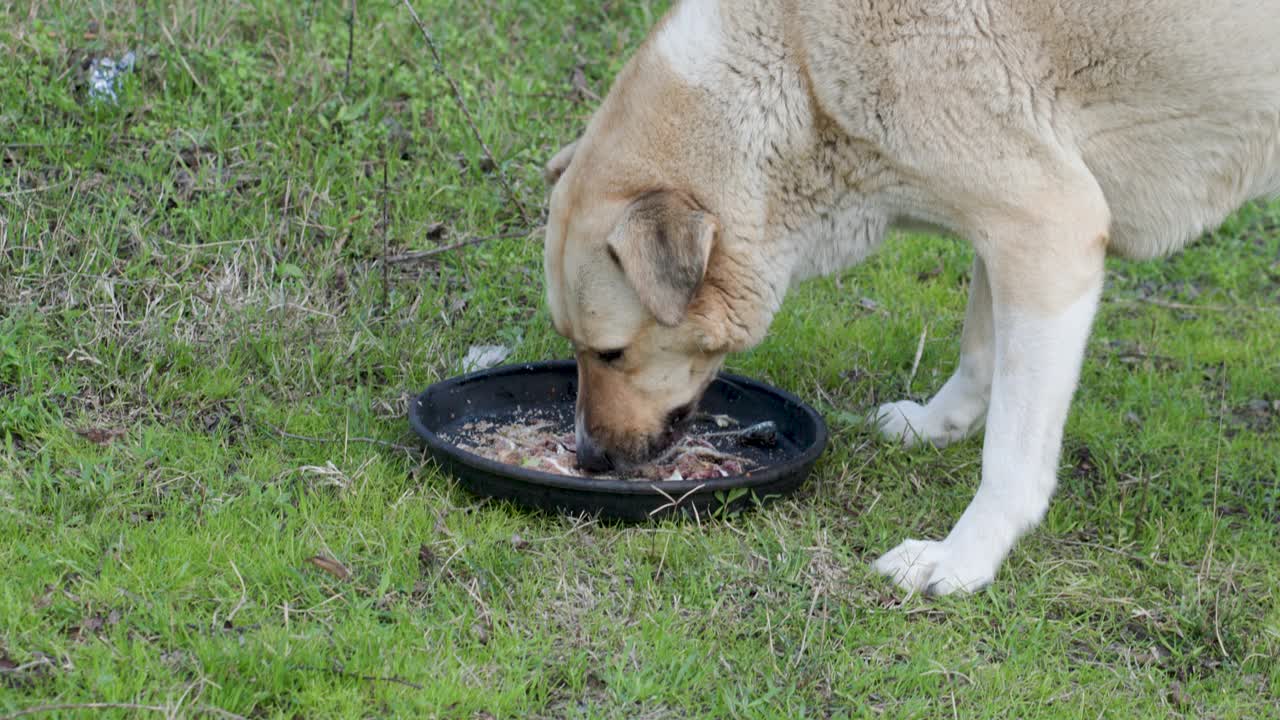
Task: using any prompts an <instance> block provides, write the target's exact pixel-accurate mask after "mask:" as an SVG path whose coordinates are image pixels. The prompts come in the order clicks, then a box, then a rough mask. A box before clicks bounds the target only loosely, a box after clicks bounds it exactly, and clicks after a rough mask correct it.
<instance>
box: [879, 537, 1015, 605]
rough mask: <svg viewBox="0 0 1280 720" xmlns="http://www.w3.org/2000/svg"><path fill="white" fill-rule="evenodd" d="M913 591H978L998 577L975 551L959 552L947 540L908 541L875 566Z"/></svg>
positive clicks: (883, 573) (934, 593)
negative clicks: (976, 555) (975, 554)
mask: <svg viewBox="0 0 1280 720" xmlns="http://www.w3.org/2000/svg"><path fill="white" fill-rule="evenodd" d="M871 567H872V569H874V570H875V571H876V572H878V573H880V574H882V575H887V576H888V577H889V578H890V579H892V580H893V581H894V582H895V583H897V584H898V586H899V587H901V588H902V589H904V590H906V591H908V592H911V593H920V592H922V593H925V594H928V595H935V596H938V595H950V594H951V593H954V592H975V591H977V590H980V589H982V588H984V587H986V586H987V585H990V584H991V581H992V580H994V579H995V570H994V569H993V568H992V567H991V563H988V562H983V561H982V559H981V558H978V557H975V556H974V554H973V553H964V552H956V549H955V548H952V547H950V546H949V545H948V544H947V543H946V542H932V541H928V540H906V541H904V542H903V543H902V544H901V545H899V546H898V547H896V548H894V549H892V550H890V551H889V552H887V553H885V554H884V555H881V556H880V558H879V559H878V560H876V561H875V562H874V563H872V565H871Z"/></svg>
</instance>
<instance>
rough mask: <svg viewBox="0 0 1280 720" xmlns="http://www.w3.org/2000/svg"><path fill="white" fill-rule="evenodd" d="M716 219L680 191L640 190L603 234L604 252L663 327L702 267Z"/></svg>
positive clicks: (694, 287) (676, 319)
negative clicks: (606, 247)
mask: <svg viewBox="0 0 1280 720" xmlns="http://www.w3.org/2000/svg"><path fill="white" fill-rule="evenodd" d="M718 231H719V223H718V222H717V221H716V218H715V216H713V215H711V214H710V213H707V212H704V211H702V210H699V209H698V208H697V207H696V206H695V205H694V204H693V203H692V202H690V201H689V200H688V199H686V198H685V197H683V196H682V195H680V194H678V193H675V192H669V191H657V192H651V193H647V194H645V195H642V196H641V197H639V198H638V199H636V200H635V201H634V202H632V203H631V205H630V206H628V207H627V209H626V212H624V213H623V216H622V220H621V221H620V222H619V223H618V226H617V227H616V228H614V230H613V233H612V234H610V235H609V239H608V247H609V253H610V255H611V256H612V257H613V259H614V260H615V261H616V262H617V263H618V265H619V266H620V267H621V268H622V272H623V274H625V275H626V276H627V280H628V281H629V282H630V284H631V287H632V288H633V289H634V290H635V291H636V294H637V295H639V296H640V301H641V302H642V303H644V306H645V307H646V308H648V310H649V312H651V313H653V315H654V317H656V318H657V319H658V322H659V323H661V324H662V325H666V326H668V327H674V326H676V325H679V324H680V322H681V321H682V320H683V319H684V316H685V311H686V310H688V308H689V303H690V302H692V300H693V296H694V294H695V293H697V291H698V286H699V285H701V284H702V278H703V276H705V275H706V272H707V261H708V259H709V258H710V256H711V246H712V245H713V244H714V243H715V237H716V233H717V232H718Z"/></svg>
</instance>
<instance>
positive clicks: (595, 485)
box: [409, 360, 827, 521]
mask: <svg viewBox="0 0 1280 720" xmlns="http://www.w3.org/2000/svg"><path fill="white" fill-rule="evenodd" d="M577 392H578V371H577V367H576V365H575V364H574V362H573V361H572V360H562V361H554V362H542V363H529V364H523V365H506V366H502V367H497V368H493V369H491V370H484V371H481V372H477V373H472V374H470V375H463V376H461V377H456V378H451V379H449V380H444V381H442V382H439V383H436V384H435V385H432V386H431V387H430V388H428V389H427V390H426V392H423V393H422V394H421V395H419V396H418V399H417V401H416V402H414V404H413V407H412V408H410V412H409V421H410V423H411V424H412V425H413V429H414V430H415V431H416V432H417V433H418V435H420V436H422V439H423V441H425V443H426V445H427V448H428V449H429V451H430V452H431V454H432V455H433V456H434V457H435V458H436V460H437V461H438V462H439V463H440V464H441V466H443V467H444V469H445V470H447V471H448V472H450V473H452V474H453V475H454V476H456V477H457V478H458V480H459V481H460V482H461V483H462V485H463V486H464V487H466V488H467V489H468V490H470V491H471V492H474V493H476V494H478V495H483V496H488V497H495V498H502V499H506V500H510V501H512V502H515V503H517V504H520V505H524V506H527V507H532V508H538V509H542V510H548V511H552V512H570V513H587V514H591V515H597V516H600V517H607V518H612V519H617V520H627V521H644V520H650V519H654V518H658V517H662V516H665V515H671V514H684V515H689V516H694V515H700V516H703V517H705V516H706V515H707V514H708V513H715V512H720V511H733V510H736V509H739V508H741V507H744V506H746V505H747V504H748V503H751V502H753V501H754V500H759V501H768V500H770V499H772V498H774V497H777V496H779V495H783V494H786V493H789V492H791V491H793V490H795V489H796V488H797V487H799V486H800V484H801V483H803V482H804V480H805V478H806V477H807V476H808V475H809V471H810V470H812V469H813V464H814V462H815V461H817V459H818V456H819V455H821V454H822V451H823V450H824V449H825V448H826V444H827V426H826V424H825V423H824V422H823V421H822V416H820V415H819V414H818V413H817V412H816V411H814V410H813V408H811V407H809V406H808V405H806V404H804V403H803V402H801V401H800V400H799V399H798V398H796V397H795V396H794V395H791V394H790V393H787V392H784V391H782V390H778V389H776V388H772V387H769V386H768V385H765V384H763V383H759V382H756V381H755V380H751V379H749V378H745V377H739V376H736V375H728V374H721V375H720V376H719V377H717V378H716V379H715V381H713V382H712V383H711V385H710V387H708V388H707V392H706V395H705V396H704V397H703V399H702V403H701V404H700V406H699V410H700V411H701V412H704V413H712V414H722V415H728V416H730V417H732V418H734V419H735V420H737V421H738V422H739V423H741V424H742V425H743V426H746V425H751V424H754V423H757V422H763V421H765V420H772V421H773V422H774V423H775V424H776V425H777V427H778V443H777V445H776V447H775V448H773V449H772V450H771V451H769V455H768V458H767V459H766V461H765V462H766V464H764V465H763V466H762V467H759V468H757V469H755V470H752V471H749V472H746V473H744V474H742V475H733V476H730V477H725V478H716V479H711V480H669V481H638V480H621V479H615V478H591V477H572V476H567V475H557V474H553V473H547V472H542V471H539V470H530V469H527V468H522V467H518V466H515V465H506V464H504V463H500V462H497V461H494V460H489V459H487V458H483V457H480V456H479V455H475V454H473V453H470V452H467V451H465V450H462V449H461V448H459V447H457V446H456V445H455V444H454V443H453V441H452V440H451V438H453V437H457V436H458V435H459V434H460V432H461V428H462V426H463V425H465V424H467V423H471V422H475V421H479V420H488V421H490V422H495V423H499V424H502V423H507V422H511V421H512V419H513V418H515V417H517V416H518V414H526V413H530V412H533V413H541V414H543V415H551V416H556V417H562V418H564V417H567V418H572V416H573V404H574V398H575V397H576V396H577Z"/></svg>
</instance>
